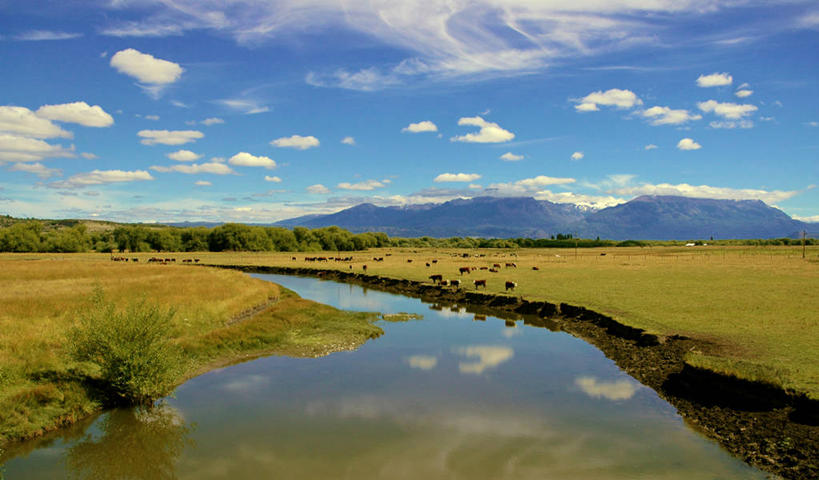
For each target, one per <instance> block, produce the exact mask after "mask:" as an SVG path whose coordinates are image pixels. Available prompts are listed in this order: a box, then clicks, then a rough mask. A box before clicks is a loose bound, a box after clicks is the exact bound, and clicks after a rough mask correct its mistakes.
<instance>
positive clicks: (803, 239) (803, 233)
mask: <svg viewBox="0 0 819 480" xmlns="http://www.w3.org/2000/svg"><path fill="white" fill-rule="evenodd" d="M807 236H808V232H807V231H806V230H802V258H805V237H807Z"/></svg>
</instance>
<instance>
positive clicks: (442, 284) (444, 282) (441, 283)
mask: <svg viewBox="0 0 819 480" xmlns="http://www.w3.org/2000/svg"><path fill="white" fill-rule="evenodd" d="M438 285H441V286H444V287H446V286H447V285H449V280H441V282H440V283H438Z"/></svg>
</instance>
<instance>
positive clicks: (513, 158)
mask: <svg viewBox="0 0 819 480" xmlns="http://www.w3.org/2000/svg"><path fill="white" fill-rule="evenodd" d="M499 158H500V159H501V160H503V161H505V162H517V161H518V160H523V155H515V154H514V153H512V152H506V153H504V154H503V155H501V156H500V157H499Z"/></svg>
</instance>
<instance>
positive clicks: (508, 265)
mask: <svg viewBox="0 0 819 480" xmlns="http://www.w3.org/2000/svg"><path fill="white" fill-rule="evenodd" d="M506 266H507V267H512V268H518V266H517V265H516V264H514V263H510V262H507V263H506Z"/></svg>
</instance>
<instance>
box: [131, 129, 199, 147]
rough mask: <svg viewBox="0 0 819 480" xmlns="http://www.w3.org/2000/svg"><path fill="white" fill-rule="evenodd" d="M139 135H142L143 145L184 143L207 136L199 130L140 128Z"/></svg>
mask: <svg viewBox="0 0 819 480" xmlns="http://www.w3.org/2000/svg"><path fill="white" fill-rule="evenodd" d="M137 135H138V136H140V137H142V140H140V142H142V144H143V145H156V144H158V143H161V144H163V145H183V144H185V143H190V142H195V141H196V140H198V139H200V138H203V137H204V136H205V134H204V133H202V132H200V131H198V130H140V131H139V132H137Z"/></svg>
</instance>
